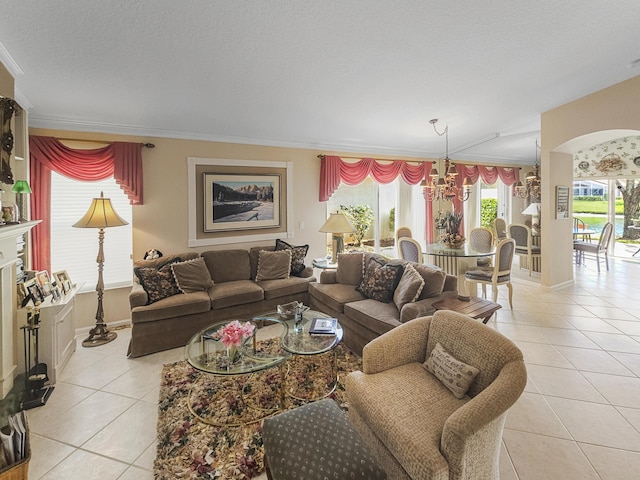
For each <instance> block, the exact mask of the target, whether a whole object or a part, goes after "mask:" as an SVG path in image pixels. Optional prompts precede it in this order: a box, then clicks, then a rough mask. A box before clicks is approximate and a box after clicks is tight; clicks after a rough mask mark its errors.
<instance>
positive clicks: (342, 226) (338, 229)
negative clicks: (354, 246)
mask: <svg viewBox="0 0 640 480" xmlns="http://www.w3.org/2000/svg"><path fill="white" fill-rule="evenodd" d="M320 231H321V232H323V233H355V232H356V229H355V228H354V226H353V225H351V222H350V221H349V220H348V219H347V217H345V216H344V214H343V213H339V212H338V213H332V214H331V216H330V217H329V218H328V219H327V221H326V222H324V225H322V227H321V228H320Z"/></svg>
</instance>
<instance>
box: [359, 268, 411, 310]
mask: <svg viewBox="0 0 640 480" xmlns="http://www.w3.org/2000/svg"><path fill="white" fill-rule="evenodd" d="M403 273H404V267H403V266H402V265H391V264H388V263H384V261H382V260H380V259H378V258H375V257H371V258H369V260H368V261H367V263H366V265H365V269H364V273H363V275H362V281H361V282H360V285H358V287H357V288H356V290H357V291H358V292H360V293H362V294H363V295H364V296H365V297H367V298H371V299H373V300H378V301H379V302H383V303H389V302H390V301H391V300H393V293H394V292H395V290H396V287H397V286H398V282H400V278H401V277H402V274H403Z"/></svg>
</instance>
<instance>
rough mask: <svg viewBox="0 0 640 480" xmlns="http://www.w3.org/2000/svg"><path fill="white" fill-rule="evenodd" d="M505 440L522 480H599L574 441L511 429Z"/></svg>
mask: <svg viewBox="0 0 640 480" xmlns="http://www.w3.org/2000/svg"><path fill="white" fill-rule="evenodd" d="M502 438H503V440H504V443H505V445H506V447H507V451H508V452H509V456H510V457H511V461H512V462H513V465H514V467H515V469H516V473H517V474H518V479H519V480H551V479H554V480H600V479H599V477H598V475H597V474H596V472H595V471H594V469H593V467H592V466H591V464H590V463H589V461H588V460H587V458H586V457H585V455H584V453H582V451H581V450H580V448H578V445H577V444H576V443H575V442H573V441H571V440H564V439H561V438H553V437H547V436H544V435H537V434H534V433H527V432H519V431H516V430H510V429H505V431H504V435H503V436H502Z"/></svg>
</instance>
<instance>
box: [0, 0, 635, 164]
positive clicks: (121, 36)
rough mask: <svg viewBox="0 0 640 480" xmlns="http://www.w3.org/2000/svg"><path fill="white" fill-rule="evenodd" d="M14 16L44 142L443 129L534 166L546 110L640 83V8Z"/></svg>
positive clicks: (0, 19)
mask: <svg viewBox="0 0 640 480" xmlns="http://www.w3.org/2000/svg"><path fill="white" fill-rule="evenodd" d="M0 5H2V12H3V13H2V15H0V59H2V60H3V61H4V62H5V63H6V64H8V67H9V68H10V70H12V71H13V73H14V74H15V76H16V87H17V88H18V89H19V92H20V94H21V95H22V98H23V99H26V100H27V101H28V102H29V103H30V104H31V105H32V107H31V108H30V124H31V125H32V126H36V127H47V128H60V129H71V130H81V131H96V132H109V133H126V134H136V135H149V136H167V137H177V138H190V139H209V140H221V141H231V142H240V143H252V144H264V145H283V146H300V147H312V148H318V149H320V150H326V151H329V150H337V151H346V152H349V151H356V152H365V153H370V154H378V155H383V154H384V155H409V156H430V157H441V156H442V155H443V153H444V139H443V138H441V137H438V136H437V135H436V134H435V133H434V131H433V129H432V128H431V125H429V123H428V120H429V119H431V118H439V119H440V122H439V123H438V126H439V127H440V129H442V128H444V126H445V125H446V124H448V125H449V145H450V156H451V157H452V158H453V159H470V160H481V161H485V162H494V163H505V162H510V163H511V162H515V163H533V159H534V155H535V141H536V138H539V129H540V114H541V113H542V112H544V111H546V110H549V109H551V108H554V107H557V106H559V105H562V104H564V103H566V102H569V101H571V100H574V99H577V98H580V97H582V96H584V95H586V94H589V93H592V92H595V91H597V90H600V89H602V88H605V87H607V86H610V85H613V84H615V83H618V82H620V81H623V80H626V79H628V78H631V77H632V76H635V75H638V74H640V68H636V69H633V68H628V65H629V64H630V63H631V62H632V61H634V60H636V59H637V58H639V57H640V28H638V25H637V23H638V18H640V2H638V1H637V0H618V1H616V2H603V1H601V0H597V1H594V0H563V1H561V2H558V1H557V0H554V1H549V0H540V1H531V0H526V1H522V0H511V1H498V0H493V1H491V2H478V1H458V2H451V1H427V0H419V1H415V0H396V1H395V2H392V1H376V0H361V1H354V0H340V1H335V0H321V1H320V0H319V1H301V0H273V1H264V0H263V1H258V0H255V1H242V0H233V1H224V0H189V1H186V2H185V1H182V2H179V1H175V0H171V1H169V0H136V1H129V0H119V1H115V0H103V1H100V2H98V1H86V0H64V1H62V0H50V1H47V2H43V1H35V0H2V1H1V2H0ZM2 47H4V53H3V52H2V50H3V49H2ZM11 60H13V61H15V64H11ZM636 108H637V107H636ZM622 127H623V126H622ZM474 145H475V146H474Z"/></svg>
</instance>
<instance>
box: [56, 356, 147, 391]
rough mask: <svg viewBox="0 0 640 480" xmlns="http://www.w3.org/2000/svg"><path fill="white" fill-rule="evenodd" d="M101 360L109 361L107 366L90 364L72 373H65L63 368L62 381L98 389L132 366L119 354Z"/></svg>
mask: <svg viewBox="0 0 640 480" xmlns="http://www.w3.org/2000/svg"><path fill="white" fill-rule="evenodd" d="M103 361H104V362H109V368H101V367H100V366H96V365H92V366H90V367H88V368H85V369H84V370H80V371H78V372H76V373H74V374H67V372H66V370H65V374H66V375H64V377H63V378H64V381H65V382H67V383H71V384H74V385H79V386H82V387H88V388H95V389H98V390H99V389H100V388H102V387H104V386H105V385H107V384H108V383H110V382H112V381H114V380H115V379H116V378H118V377H119V376H120V375H122V374H123V373H125V372H126V371H128V370H130V369H131V368H133V366H134V365H133V364H132V363H131V362H130V361H129V360H128V359H127V358H122V357H121V356H117V357H114V356H113V355H110V356H109V357H107V359H105V360H103Z"/></svg>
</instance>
